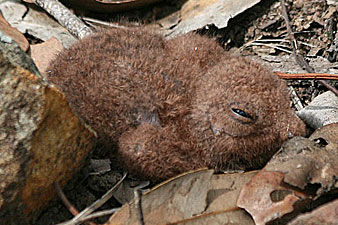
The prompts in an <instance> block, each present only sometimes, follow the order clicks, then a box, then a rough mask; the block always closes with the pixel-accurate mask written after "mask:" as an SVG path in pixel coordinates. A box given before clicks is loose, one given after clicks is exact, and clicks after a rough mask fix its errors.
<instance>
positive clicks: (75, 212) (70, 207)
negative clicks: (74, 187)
mask: <svg viewBox="0 0 338 225" xmlns="http://www.w3.org/2000/svg"><path fill="white" fill-rule="evenodd" d="M54 187H55V190H56V193H57V194H58V196H59V197H60V198H61V200H62V202H63V204H64V205H65V206H66V208H67V209H68V211H69V212H70V213H71V214H72V215H73V216H76V215H78V214H79V211H78V210H77V209H76V208H75V206H73V205H72V203H70V201H69V200H68V198H67V197H66V195H65V194H64V193H63V191H62V189H61V187H60V185H59V183H58V182H54ZM88 224H90V225H95V223H92V222H88Z"/></svg>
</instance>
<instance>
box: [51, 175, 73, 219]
mask: <svg viewBox="0 0 338 225" xmlns="http://www.w3.org/2000/svg"><path fill="white" fill-rule="evenodd" d="M54 187H55V190H56V193H57V194H58V196H59V197H60V199H61V200H62V202H63V204H64V205H65V206H66V208H67V209H68V211H69V212H70V213H71V214H72V215H73V216H76V215H77V214H79V211H77V209H76V208H75V207H74V206H73V205H72V203H70V201H69V200H68V199H67V197H66V195H65V194H64V193H63V191H62V189H61V188H60V185H59V183H58V182H54Z"/></svg>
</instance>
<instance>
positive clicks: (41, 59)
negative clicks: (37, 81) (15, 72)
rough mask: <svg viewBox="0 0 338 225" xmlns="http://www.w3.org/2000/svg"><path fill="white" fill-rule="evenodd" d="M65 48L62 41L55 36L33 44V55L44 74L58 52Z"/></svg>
mask: <svg viewBox="0 0 338 225" xmlns="http://www.w3.org/2000/svg"><path fill="white" fill-rule="evenodd" d="M62 49H63V46H62V44H61V43H60V41H59V40H58V39H56V38H54V37H52V38H51V39H49V40H47V41H45V42H43V43H41V44H36V45H31V57H32V59H33V60H34V63H35V65H36V66H37V67H38V69H39V71H40V72H41V73H42V74H44V73H45V72H46V69H47V67H48V65H49V63H50V61H52V60H53V59H54V58H55V57H56V54H57V53H58V52H60V51H61V50H62Z"/></svg>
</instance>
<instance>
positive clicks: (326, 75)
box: [275, 72, 338, 80]
mask: <svg viewBox="0 0 338 225" xmlns="http://www.w3.org/2000/svg"><path fill="white" fill-rule="evenodd" d="M275 74H277V75H278V76H279V77H280V78H282V79H297V80H301V79H325V80H338V75H337V74H329V73H281V72H275Z"/></svg>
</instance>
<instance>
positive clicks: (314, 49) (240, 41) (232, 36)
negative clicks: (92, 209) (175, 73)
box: [35, 0, 338, 225]
mask: <svg viewBox="0 0 338 225" xmlns="http://www.w3.org/2000/svg"><path fill="white" fill-rule="evenodd" d="M184 2H185V1H182V0H176V1H171V0H167V1H162V2H159V3H157V4H155V5H152V6H149V7H147V8H144V9H141V10H136V11H132V12H125V13H119V14H115V15H113V16H112V15H104V14H93V13H88V12H83V11H82V12H81V13H82V14H86V16H89V17H90V16H91V17H96V18H99V19H106V20H109V21H115V22H120V23H121V21H128V24H130V23H140V21H142V23H144V24H154V23H156V22H157V21H158V20H159V19H161V18H163V17H165V16H166V15H168V14H170V13H171V12H174V11H175V10H178V9H179V8H180V7H181V6H182V4H183V3H184ZM286 2H287V5H288V7H287V10H288V13H289V17H290V20H291V23H292V29H293V30H294V31H295V33H294V35H295V37H296V39H297V40H298V43H299V46H298V47H299V52H301V54H303V55H304V56H305V59H306V60H307V61H309V62H310V64H311V65H312V66H313V67H314V68H315V70H316V71H318V72H331V73H336V74H338V64H333V66H332V65H330V66H327V67H325V66H324V67H323V63H322V61H321V60H323V59H325V58H326V59H327V58H328V59H329V60H330V61H332V62H335V61H336V56H335V54H336V51H335V50H336V49H335V45H334V40H335V33H336V30H337V10H336V8H335V7H334V6H329V5H327V4H326V1H325V0H321V1H313V0H293V1H292V0H287V1H286ZM243 15H244V16H243ZM197 32H199V33H201V34H202V35H209V36H213V37H216V38H217V39H218V41H219V43H220V44H221V45H222V46H224V48H225V49H227V50H229V51H240V52H241V54H243V55H247V56H249V57H252V58H254V59H255V60H258V61H259V62H261V63H263V64H265V65H266V66H268V67H270V68H271V69H272V70H277V71H281V72H304V70H302V68H300V67H299V66H298V65H297V64H296V63H295V62H294V60H293V58H292V56H291V54H290V53H289V52H290V51H292V48H291V45H290V43H289V42H286V41H287V40H288V37H287V31H286V25H285V22H284V19H283V16H282V14H281V7H280V3H279V1H272V0H262V1H261V2H260V3H259V4H257V5H255V6H254V7H252V8H251V9H248V10H246V11H245V12H243V13H242V14H240V15H238V16H236V17H235V18H233V19H231V20H230V21H229V25H228V27H227V28H224V29H217V28H216V27H214V26H208V29H205V28H204V29H201V30H198V31H197ZM329 83H330V84H331V85H332V86H335V87H336V88H338V82H337V81H330V82H329ZM288 84H289V85H290V86H293V87H294V88H295V90H296V92H297V94H298V96H299V98H300V99H301V101H302V103H303V105H307V104H308V103H309V102H310V101H311V100H312V99H313V98H314V97H315V96H317V95H318V94H320V93H322V92H324V91H326V88H325V87H323V86H322V85H321V84H319V83H318V81H311V80H292V81H288ZM102 152H103V151H100V148H97V150H96V151H94V153H93V155H92V156H91V158H94V159H107V157H108V156H106V155H105V154H103V153H102ZM113 165H116V163H115V162H112V163H111V166H112V168H111V169H110V170H107V171H106V172H105V171H103V172H102V173H101V174H97V175H95V174H91V172H93V168H92V167H91V166H90V165H88V166H87V167H86V168H84V169H83V170H82V171H81V173H80V174H79V176H77V178H74V179H73V180H72V181H71V182H70V183H69V184H68V185H67V186H66V187H65V188H64V190H63V191H64V193H65V195H66V196H67V197H68V199H69V200H70V202H71V203H72V204H73V205H74V206H75V207H76V209H77V210H79V211H81V210H83V209H84V208H85V207H87V206H89V205H90V204H91V203H93V202H94V201H95V200H97V199H99V198H101V197H102V195H104V194H105V193H106V192H107V191H108V190H109V189H110V188H111V187H112V186H113V185H114V184H115V183H116V182H117V181H118V180H119V179H120V178H121V177H122V175H121V174H122V172H121V171H119V170H118V168H114V166H113ZM120 206H121V203H120V202H119V201H118V200H116V199H115V198H111V199H110V200H109V201H108V202H107V203H106V204H105V205H103V206H102V207H101V208H100V209H99V210H103V209H110V208H116V207H120ZM72 217H73V216H72V215H71V214H70V212H69V211H68V209H67V208H66V207H65V206H64V205H63V203H62V202H61V200H56V201H54V202H52V203H51V205H50V207H49V208H48V209H47V210H45V212H43V213H42V214H41V216H40V218H38V220H37V221H36V223H35V224H37V225H42V224H44V225H48V224H56V223H61V222H64V221H66V220H69V219H71V218H72ZM107 219H108V217H107V216H106V217H103V218H99V219H96V220H95V221H94V222H95V223H104V222H105V221H106V220H107Z"/></svg>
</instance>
